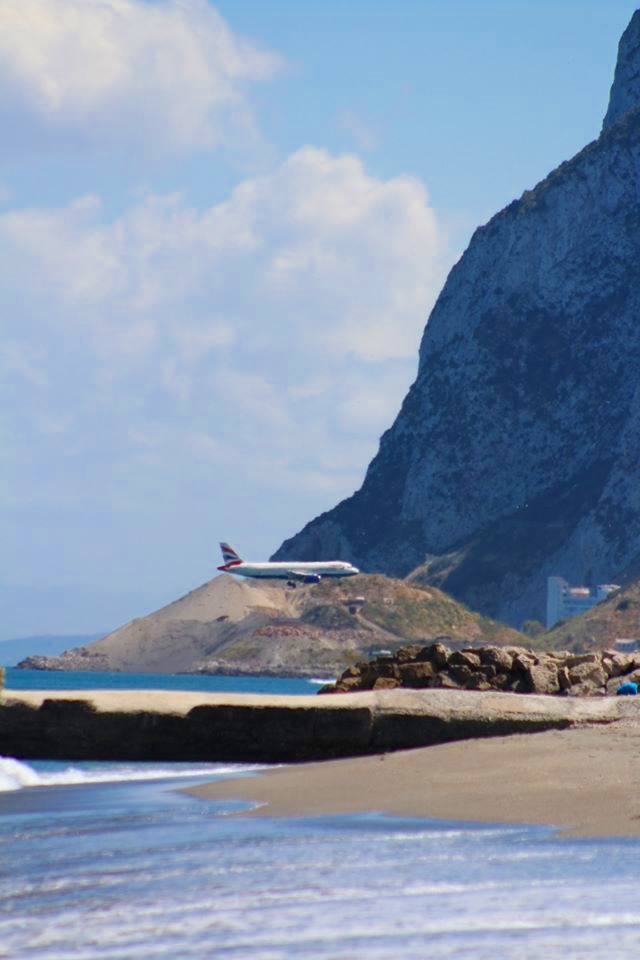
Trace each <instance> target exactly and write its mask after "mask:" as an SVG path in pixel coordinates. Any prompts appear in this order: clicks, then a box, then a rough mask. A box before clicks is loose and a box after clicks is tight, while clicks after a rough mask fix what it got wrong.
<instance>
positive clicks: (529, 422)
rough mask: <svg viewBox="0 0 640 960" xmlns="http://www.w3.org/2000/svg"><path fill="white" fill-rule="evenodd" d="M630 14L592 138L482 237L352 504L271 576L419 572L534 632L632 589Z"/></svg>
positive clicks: (280, 555) (634, 288) (639, 181)
mask: <svg viewBox="0 0 640 960" xmlns="http://www.w3.org/2000/svg"><path fill="white" fill-rule="evenodd" d="M639 265H640V12H637V13H635V14H634V16H633V18H632V20H631V22H630V24H629V26H628V28H627V30H626V32H625V34H624V36H623V38H622V40H621V42H620V48H619V57H618V64H617V67H616V73H615V78H614V83H613V87H612V89H611V96H610V105H609V109H608V111H607V115H606V118H605V122H604V126H603V129H602V132H601V134H600V136H599V137H598V139H597V140H595V141H594V142H593V143H591V144H589V145H588V146H587V147H585V149H584V150H582V151H581V152H580V153H579V154H578V155H577V156H575V157H574V158H573V159H572V160H570V161H568V162H566V163H563V164H562V165H561V166H560V167H558V169H557V170H555V171H553V173H551V174H550V175H549V176H548V177H547V178H546V179H545V180H543V181H542V182H541V183H539V184H538V185H537V186H536V187H535V188H534V189H533V190H529V191H527V192H525V193H524V194H523V196H522V197H521V198H520V199H519V200H517V201H514V202H513V203H511V204H510V205H509V206H508V207H506V208H505V209H504V210H503V211H501V212H500V213H499V214H497V215H496V216H495V217H494V218H493V219H492V220H491V221H490V222H489V223H487V224H486V225H485V226H483V227H480V228H479V229H478V230H476V232H475V234H474V235H473V237H472V240H471V243H470V245H469V247H468V249H467V250H466V252H465V253H464V255H463V256H462V258H461V259H460V261H459V262H458V264H457V265H456V266H455V267H454V268H453V270H452V271H451V273H450V275H449V277H448V279H447V282H446V284H445V286H444V288H443V290H442V293H441V294H440V297H439V298H438V301H437V303H436V305H435V307H434V309H433V312H432V314H431V317H430V318H429V322H428V325H427V327H426V330H425V333H424V337H423V341H422V345H421V349H420V363H419V370H418V375H417V379H416V381H415V383H414V384H413V386H412V387H411V389H410V391H409V393H408V395H407V397H406V399H405V401H404V403H403V405H402V409H401V410H400V413H399V415H398V417H397V419H396V421H395V423H394V424H393V426H392V427H391V428H390V429H389V430H388V431H387V432H386V433H385V434H384V435H383V437H382V439H381V442H380V449H379V452H378V454H377V456H376V457H375V459H374V460H373V462H372V463H371V464H370V466H369V469H368V470H367V473H366V477H365V480H364V484H363V486H362V488H361V489H360V490H359V491H358V492H357V493H356V494H354V495H353V496H352V497H351V498H349V499H348V500H345V501H343V502H342V503H340V504H339V505H338V506H337V507H335V508H334V509H333V510H331V511H330V512H328V513H325V514H323V515H322V516H320V517H318V518H317V519H315V520H313V521H312V522H311V523H309V524H308V525H307V526H306V527H305V528H304V529H303V530H302V531H301V532H300V533H299V534H297V535H296V536H295V537H293V538H292V539H291V540H288V541H286V542H285V543H284V544H283V545H282V546H281V547H280V549H279V550H278V551H277V553H276V554H275V557H276V558H277V559H285V558H286V559H301V560H302V559H307V558H309V559H310V558H311V557H313V558H314V559H320V558H325V557H326V558H328V557H336V556H339V557H341V558H343V559H345V560H351V561H353V562H354V563H356V564H358V565H359V566H360V567H361V568H363V569H364V570H380V571H383V572H385V573H388V574H392V575H394V576H407V575H409V574H413V576H414V578H415V579H417V580H418V581H422V582H427V583H431V584H436V585H438V586H440V587H441V588H442V589H443V590H445V591H447V592H448V593H451V594H452V595H453V596H455V597H457V598H459V599H462V600H464V601H465V602H466V603H468V604H469V605H470V606H471V607H473V608H475V609H478V610H481V611H482V612H483V613H485V614H488V615H491V616H495V617H498V618H500V619H503V620H506V621H508V622H511V623H514V624H519V623H520V622H521V621H522V619H523V618H527V617H537V618H538V619H544V600H545V581H546V577H547V576H548V575H549V574H560V575H562V576H564V577H566V578H567V579H568V580H569V581H571V582H573V583H582V582H593V581H612V580H615V581H616V582H623V583H624V582H625V578H626V579H627V580H628V579H629V578H631V577H632V576H634V575H635V574H636V572H637V571H640V460H639V457H638V450H640V390H639V387H640V365H639V361H640V266H639Z"/></svg>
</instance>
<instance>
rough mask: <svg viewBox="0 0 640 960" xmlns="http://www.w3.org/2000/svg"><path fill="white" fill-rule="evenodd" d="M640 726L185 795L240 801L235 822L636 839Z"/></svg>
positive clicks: (359, 762)
mask: <svg viewBox="0 0 640 960" xmlns="http://www.w3.org/2000/svg"><path fill="white" fill-rule="evenodd" d="M639 752H640V723H639V722H638V721H637V720H635V719H630V718H627V719H622V720H620V721H618V722H617V723H613V724H609V725H607V726H602V725H593V726H583V727H579V728H573V729H567V730H550V731H546V732H541V733H527V734H513V735H510V736H505V737H492V738H487V739H476V740H461V741H457V742H454V743H445V744H440V745H436V746H429V747H420V748H417V749H412V750H401V751H397V752H394V753H383V754H378V755H372V756H365V757H355V758H347V759H339V760H325V761H320V762H313V763H304V764H299V765H295V766H286V767H278V768H276V769H272V770H267V771H264V772H261V773H260V774H259V775H258V776H253V777H250V778H247V777H243V778H242V780H235V779H234V780H224V781H218V782H214V783H210V784H204V785H199V786H196V787H193V788H189V790H188V792H189V793H190V794H191V795H192V796H195V797H199V798H201V799H205V800H231V799H232V800H244V801H247V802H249V803H252V804H254V806H253V807H252V808H251V809H249V810H247V811H244V812H242V813H240V814H237V815H239V816H259V817H312V816H327V815H332V814H350V813H353V814H356V813H384V814H389V815H391V816H398V817H423V818H429V819H440V820H448V821H450V820H456V821H467V822H476V823H478V822H481V823H513V824H531V825H534V824H535V825H546V826H549V827H552V828H554V829H556V830H557V831H558V832H559V833H560V834H561V835H564V836H574V837H637V836H640V763H638V762H637V758H638V754H639Z"/></svg>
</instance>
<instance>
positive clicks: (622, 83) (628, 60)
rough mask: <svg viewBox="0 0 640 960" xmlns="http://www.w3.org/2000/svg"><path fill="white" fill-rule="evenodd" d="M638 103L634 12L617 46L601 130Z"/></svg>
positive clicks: (637, 16)
mask: <svg viewBox="0 0 640 960" xmlns="http://www.w3.org/2000/svg"><path fill="white" fill-rule="evenodd" d="M639 102H640V11H638V10H636V12H635V13H634V15H633V16H632V18H631V22H630V23H629V26H628V27H627V29H626V30H625V32H624V33H623V34H622V38H621V40H620V45H619V46H618V60H617V63H616V72H615V76H614V78H613V85H612V87H611V94H610V96H609V109H608V110H607V113H606V116H605V118H604V123H603V125H602V129H603V130H605V129H606V128H607V127H610V126H611V124H612V123H615V122H616V120H619V119H620V117H623V116H624V115H625V113H628V111H629V110H633V109H634V108H635V107H637V106H638V103H639Z"/></svg>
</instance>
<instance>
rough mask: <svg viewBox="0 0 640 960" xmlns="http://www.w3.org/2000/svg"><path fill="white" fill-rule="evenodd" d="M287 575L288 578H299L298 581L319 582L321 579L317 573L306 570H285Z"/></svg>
mask: <svg viewBox="0 0 640 960" xmlns="http://www.w3.org/2000/svg"><path fill="white" fill-rule="evenodd" d="M287 576H288V577H289V579H290V580H299V581H300V583H320V581H321V580H322V577H321V576H320V574H319V573H307V571H306V570H287Z"/></svg>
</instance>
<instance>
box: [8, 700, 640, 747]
mask: <svg viewBox="0 0 640 960" xmlns="http://www.w3.org/2000/svg"><path fill="white" fill-rule="evenodd" d="M629 701H632V702H629ZM637 709H638V707H637V705H636V703H635V698H616V697H603V698H598V699H581V698H555V697H545V696H536V695H518V694H508V693H495V692H470V691H459V690H380V691H369V692H363V693H357V694H343V695H342V696H339V697H316V696H309V697H299V696H297V697H292V696H267V695H256V694H202V693H197V692H189V693H187V692H181V691H166V690H136V691H124V690H99V691H98V690H96V691H86V690H85V691H76V692H74V691H57V692H47V691H34V690H31V691H10V690H6V691H5V695H4V697H3V699H2V701H1V702H0V754H1V755H5V756H13V757H18V758H20V759H66V760H132V761H134V760H135V761H140V760H185V761H193V760H203V761H204V760H207V761H209V760H210V761H232V762H260V763H292V762H299V761H305V760H322V759H330V758H337V757H347V756H359V755H365V754H375V753H384V752H386V751H392V750H401V749H407V748H410V747H419V746H431V745H434V744H438V743H446V742H450V741H453V740H463V739H470V738H475V737H491V736H504V735H507V734H513V733H530V732H531V733H533V732H537V731H542V730H551V729H566V728H568V727H572V726H578V725H582V724H590V723H612V722H615V721H616V720H618V719H620V717H621V716H626V715H631V714H633V715H635V714H636V713H637Z"/></svg>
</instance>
